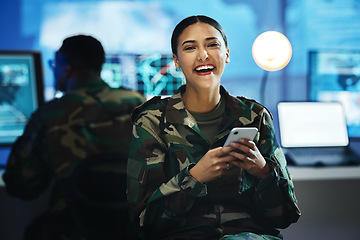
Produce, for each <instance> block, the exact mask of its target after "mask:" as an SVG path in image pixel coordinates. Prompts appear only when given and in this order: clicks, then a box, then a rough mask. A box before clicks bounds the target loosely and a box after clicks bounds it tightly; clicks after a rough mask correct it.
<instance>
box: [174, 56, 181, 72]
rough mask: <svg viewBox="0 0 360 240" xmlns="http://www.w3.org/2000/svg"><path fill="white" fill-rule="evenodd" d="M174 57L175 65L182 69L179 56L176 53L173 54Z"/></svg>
mask: <svg viewBox="0 0 360 240" xmlns="http://www.w3.org/2000/svg"><path fill="white" fill-rule="evenodd" d="M172 57H173V59H174V63H175V67H176V68H177V69H181V67H180V63H179V59H178V58H177V56H176V55H175V54H173V55H172Z"/></svg>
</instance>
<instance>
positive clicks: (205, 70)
mask: <svg viewBox="0 0 360 240" xmlns="http://www.w3.org/2000/svg"><path fill="white" fill-rule="evenodd" d="M214 68H215V67H214V65H210V64H207V65H200V66H197V67H196V68H195V69H194V70H195V72H196V73H198V74H200V75H204V74H205V75H206V74H210V73H211V72H212V71H213V70H214Z"/></svg>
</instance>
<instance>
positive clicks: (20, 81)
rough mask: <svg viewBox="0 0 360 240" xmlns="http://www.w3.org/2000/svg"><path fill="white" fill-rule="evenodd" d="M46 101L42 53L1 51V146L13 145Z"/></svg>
mask: <svg viewBox="0 0 360 240" xmlns="http://www.w3.org/2000/svg"><path fill="white" fill-rule="evenodd" d="M43 101H44V90H43V68H42V62H41V54H40V52H37V51H0V145H2V146H10V145H11V144H12V143H13V142H14V141H15V140H16V138H17V137H19V136H20V135H22V133H23V131H24V128H25V125H26V123H27V121H28V119H29V118H30V116H31V114H32V113H33V112H34V110H36V109H37V108H38V106H39V105H40V104H41V103H43ZM1 161H2V160H1Z"/></svg>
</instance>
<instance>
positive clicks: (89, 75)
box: [66, 71, 100, 90]
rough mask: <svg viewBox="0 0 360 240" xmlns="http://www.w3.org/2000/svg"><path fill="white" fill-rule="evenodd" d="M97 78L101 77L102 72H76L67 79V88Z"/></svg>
mask: <svg viewBox="0 0 360 240" xmlns="http://www.w3.org/2000/svg"><path fill="white" fill-rule="evenodd" d="M96 79H100V73H97V72H88V71H87V72H76V73H74V74H73V75H72V76H71V77H69V78H68V80H67V88H66V89H67V90H70V89H72V88H73V87H74V86H75V85H77V84H81V83H86V82H89V81H93V80H96Z"/></svg>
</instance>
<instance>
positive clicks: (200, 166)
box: [189, 146, 235, 183]
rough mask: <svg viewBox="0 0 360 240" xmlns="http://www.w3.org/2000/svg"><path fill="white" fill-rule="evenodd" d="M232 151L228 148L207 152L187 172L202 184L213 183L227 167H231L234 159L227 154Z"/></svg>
mask: <svg viewBox="0 0 360 240" xmlns="http://www.w3.org/2000/svg"><path fill="white" fill-rule="evenodd" d="M232 150H233V148H232V147H230V146H227V147H218V148H214V149H211V150H209V151H208V152H207V153H206V154H205V155H204V156H203V157H202V158H201V159H200V160H199V162H198V163H197V164H196V165H195V166H194V167H192V168H191V169H190V171H189V172H190V174H191V176H193V177H194V178H195V179H196V180H197V181H199V182H202V183H206V182H210V181H213V180H215V179H216V178H218V177H220V176H222V175H223V174H224V173H225V172H226V171H227V169H228V168H229V166H232V164H231V163H230V162H231V161H233V160H234V159H235V158H234V157H233V156H231V155H228V154H227V153H229V152H230V151H232Z"/></svg>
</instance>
